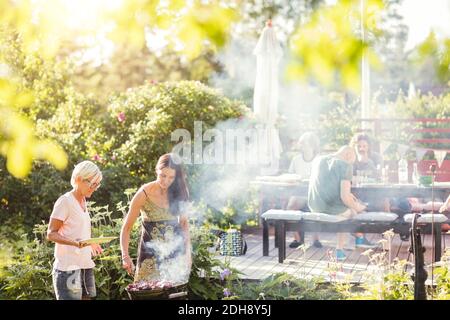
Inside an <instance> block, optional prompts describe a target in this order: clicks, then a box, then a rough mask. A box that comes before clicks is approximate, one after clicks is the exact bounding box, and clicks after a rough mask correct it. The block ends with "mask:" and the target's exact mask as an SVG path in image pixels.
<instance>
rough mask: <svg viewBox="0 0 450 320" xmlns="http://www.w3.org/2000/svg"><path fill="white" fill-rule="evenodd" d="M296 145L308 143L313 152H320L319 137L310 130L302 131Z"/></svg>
mask: <svg viewBox="0 0 450 320" xmlns="http://www.w3.org/2000/svg"><path fill="white" fill-rule="evenodd" d="M297 144H298V145H301V144H306V145H308V146H309V147H310V148H311V149H312V150H313V152H314V154H319V152H320V139H319V137H318V136H317V135H316V134H315V133H314V132H312V131H307V132H305V133H303V134H302V135H301V136H300V138H299V139H298V142H297Z"/></svg>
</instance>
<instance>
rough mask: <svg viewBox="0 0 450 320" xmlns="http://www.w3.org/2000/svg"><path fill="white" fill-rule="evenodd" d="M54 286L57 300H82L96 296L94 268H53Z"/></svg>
mask: <svg viewBox="0 0 450 320" xmlns="http://www.w3.org/2000/svg"><path fill="white" fill-rule="evenodd" d="M52 275H53V288H54V290H55V295H56V299H57V300H81V299H82V298H95V296H96V295H97V292H96V288H95V277H94V269H78V270H72V271H60V270H57V269H54V270H53V273H52Z"/></svg>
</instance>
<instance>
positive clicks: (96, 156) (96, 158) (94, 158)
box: [92, 154, 102, 161]
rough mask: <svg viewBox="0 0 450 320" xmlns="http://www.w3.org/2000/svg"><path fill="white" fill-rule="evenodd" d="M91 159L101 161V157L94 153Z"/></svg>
mask: <svg viewBox="0 0 450 320" xmlns="http://www.w3.org/2000/svg"><path fill="white" fill-rule="evenodd" d="M92 160H94V161H101V160H102V158H101V157H100V156H99V155H98V154H95V155H94V156H93V157H92Z"/></svg>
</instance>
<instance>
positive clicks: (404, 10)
mask: <svg viewBox="0 0 450 320" xmlns="http://www.w3.org/2000/svg"><path fill="white" fill-rule="evenodd" d="M400 14H402V15H403V18H404V21H405V24H406V25H407V26H408V27H409V37H408V42H407V44H406V49H411V48H412V47H414V46H415V45H417V44H418V43H420V42H422V41H423V40H424V39H425V38H426V37H427V35H428V34H429V32H430V30H431V29H433V30H434V31H435V32H436V34H437V36H438V38H441V37H450V0H427V1H422V0H404V1H403V5H402V7H401V11H400Z"/></svg>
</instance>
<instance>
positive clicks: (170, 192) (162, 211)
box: [120, 154, 192, 283]
mask: <svg viewBox="0 0 450 320" xmlns="http://www.w3.org/2000/svg"><path fill="white" fill-rule="evenodd" d="M180 162H181V161H180V160H179V158H175V156H174V155H173V154H165V155H163V156H161V157H160V158H159V160H158V163H157V165H156V175H157V179H156V181H152V182H150V183H147V184H145V185H143V186H142V187H141V188H140V189H139V190H138V191H137V192H136V194H135V195H134V197H133V199H132V200H131V204H130V209H129V212H128V214H127V216H126V217H125V221H124V224H123V227H122V230H121V234H120V246H121V251H122V265H123V268H124V269H125V270H127V272H128V273H129V274H133V272H134V269H135V267H134V264H133V261H132V260H131V258H130V256H129V252H128V247H129V242H130V233H131V229H132V228H133V225H134V223H135V222H136V220H137V218H138V217H139V215H140V216H141V219H142V231H141V237H140V241H139V248H138V259H137V266H136V270H135V273H134V281H135V282H139V281H152V280H165V281H170V282H173V283H183V282H187V280H188V278H189V273H190V269H191V263H192V260H191V244H190V237H189V223H188V218H187V216H186V215H185V213H184V212H182V208H183V203H185V201H187V200H188V197H189V193H188V189H187V185H186V181H185V176H184V172H183V169H182V167H181V165H180Z"/></svg>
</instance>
